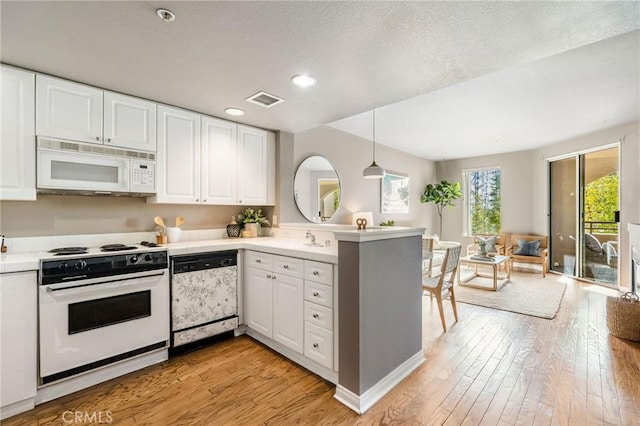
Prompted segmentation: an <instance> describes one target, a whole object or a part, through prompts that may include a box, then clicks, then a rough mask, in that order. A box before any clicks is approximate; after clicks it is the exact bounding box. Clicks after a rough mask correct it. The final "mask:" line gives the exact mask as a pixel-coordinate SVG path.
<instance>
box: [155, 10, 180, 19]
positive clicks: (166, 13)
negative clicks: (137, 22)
mask: <svg viewBox="0 0 640 426" xmlns="http://www.w3.org/2000/svg"><path fill="white" fill-rule="evenodd" d="M156 14H157V15H158V16H159V17H160V19H162V20H163V21H164V22H171V21H173V20H174V19H176V15H174V14H173V12H172V11H170V10H168V9H158V10H156Z"/></svg>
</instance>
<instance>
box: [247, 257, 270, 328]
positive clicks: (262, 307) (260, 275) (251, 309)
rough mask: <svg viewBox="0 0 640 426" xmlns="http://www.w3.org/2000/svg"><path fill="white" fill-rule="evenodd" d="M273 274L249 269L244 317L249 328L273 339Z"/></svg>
mask: <svg viewBox="0 0 640 426" xmlns="http://www.w3.org/2000/svg"><path fill="white" fill-rule="evenodd" d="M271 277H272V273H271V272H268V271H264V270H262V269H257V268H251V267H247V268H246V269H245V277H244V292H245V305H244V315H245V319H246V321H245V322H246V324H247V326H248V327H249V328H252V329H254V330H255V331H257V332H259V333H261V334H263V335H265V336H267V337H269V338H273V280H272V279H271Z"/></svg>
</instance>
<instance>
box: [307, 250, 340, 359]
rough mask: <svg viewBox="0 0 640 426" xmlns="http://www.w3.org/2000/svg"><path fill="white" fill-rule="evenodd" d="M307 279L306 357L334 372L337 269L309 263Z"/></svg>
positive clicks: (323, 264)
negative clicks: (334, 274)
mask: <svg viewBox="0 0 640 426" xmlns="http://www.w3.org/2000/svg"><path fill="white" fill-rule="evenodd" d="M304 277H305V281H304V300H305V302H304V355H305V356H306V357H308V358H311V359H312V360H314V361H316V362H317V363H319V364H321V365H323V366H325V367H327V368H330V369H333V361H334V360H333V354H334V346H333V342H334V334H333V317H334V311H333V301H334V295H333V265H330V264H328V263H320V262H313V261H310V260H305V263H304ZM312 280H314V281H312ZM318 281H319V282H318Z"/></svg>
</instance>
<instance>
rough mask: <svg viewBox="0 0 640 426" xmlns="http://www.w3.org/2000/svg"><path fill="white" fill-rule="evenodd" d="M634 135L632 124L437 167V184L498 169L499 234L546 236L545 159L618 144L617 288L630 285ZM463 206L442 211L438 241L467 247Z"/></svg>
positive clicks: (639, 172) (639, 208) (638, 166)
mask: <svg viewBox="0 0 640 426" xmlns="http://www.w3.org/2000/svg"><path fill="white" fill-rule="evenodd" d="M639 133H640V129H639V124H638V122H635V123H631V124H628V125H624V126H618V127H614V128H610V129H603V130H600V131H598V132H594V133H590V134H588V135H583V136H579V137H576V138H572V139H568V140H564V141H558V142H556V143H553V144H550V145H547V146H545V147H542V148H540V149H536V150H531V151H520V152H514V153H509V154H501V155H490V156H485V157H476V158H466V159H462V160H450V161H443V162H439V163H438V164H437V175H438V179H439V180H442V179H446V180H449V181H454V182H461V181H462V171H463V170H464V169H472V168H478V167H488V166H500V167H501V169H502V209H501V210H502V229H503V230H504V231H505V232H511V233H532V234H543V235H547V234H548V232H549V230H548V219H547V214H548V211H549V189H548V188H549V184H548V160H549V158H552V157H556V156H560V155H564V154H568V153H572V152H578V151H581V150H586V149H590V148H595V147H599V146H603V145H607V144H610V143H613V142H616V141H618V140H621V141H622V142H621V144H620V159H621V163H620V212H621V223H620V248H621V250H620V251H621V252H620V254H619V256H620V262H619V266H620V271H621V277H620V282H621V284H622V285H628V282H629V280H630V275H629V274H630V269H629V268H630V266H629V259H630V258H629V239H628V233H627V224H628V223H634V222H635V223H640V135H639ZM462 205H463V203H462V202H460V203H458V205H457V206H456V207H453V208H451V209H448V210H446V211H445V214H444V216H445V219H444V231H443V238H444V239H447V240H455V241H461V242H463V243H464V244H468V243H470V242H471V239H470V238H465V237H463V235H462V232H463V208H462Z"/></svg>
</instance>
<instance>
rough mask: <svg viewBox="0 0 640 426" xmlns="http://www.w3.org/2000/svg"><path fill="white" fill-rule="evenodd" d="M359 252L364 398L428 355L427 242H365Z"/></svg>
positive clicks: (415, 238)
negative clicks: (425, 342)
mask: <svg viewBox="0 0 640 426" xmlns="http://www.w3.org/2000/svg"><path fill="white" fill-rule="evenodd" d="M340 250H342V246H340ZM359 251H360V253H359V255H360V267H359V269H360V271H359V282H360V286H359V287H360V291H359V293H360V294H359V298H360V304H359V305H360V308H359V311H360V312H359V321H360V322H359V326H360V333H359V334H360V348H359V349H360V392H359V394H362V393H364V392H366V391H367V390H368V389H369V388H371V387H372V386H373V385H375V384H376V383H378V382H379V381H380V380H381V379H382V378H384V377H385V376H386V375H387V374H389V373H390V372H392V371H393V370H394V369H396V368H397V367H398V366H400V365H401V364H402V363H404V362H405V361H407V360H408V359H409V358H411V357H412V356H414V355H415V354H416V353H418V352H419V351H421V350H422V275H421V274H422V238H421V236H412V237H405V238H392V239H387V240H378V241H369V242H363V243H360V247H359ZM340 255H342V253H340ZM339 262H340V264H342V257H341V258H340V261H339ZM340 273H341V274H342V269H341V270H340ZM340 286H341V287H342V286H343V281H342V275H341V276H340ZM341 295H342V294H341ZM340 304H341V305H342V299H340ZM340 315H342V309H341V310H340ZM340 323H342V317H341V318H340ZM340 332H341V333H342V328H341V329H340ZM340 338H341V339H340V345H342V336H340ZM341 349H342V346H341ZM340 356H341V357H342V350H340ZM340 367H341V368H340V375H342V371H344V370H342V365H340Z"/></svg>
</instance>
